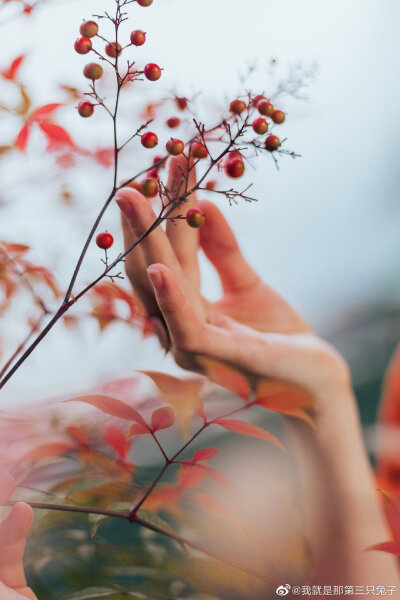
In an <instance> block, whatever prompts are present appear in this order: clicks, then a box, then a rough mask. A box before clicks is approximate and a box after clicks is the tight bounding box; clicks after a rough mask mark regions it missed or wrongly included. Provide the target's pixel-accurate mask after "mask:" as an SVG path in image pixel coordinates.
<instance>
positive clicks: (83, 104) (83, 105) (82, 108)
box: [78, 100, 94, 117]
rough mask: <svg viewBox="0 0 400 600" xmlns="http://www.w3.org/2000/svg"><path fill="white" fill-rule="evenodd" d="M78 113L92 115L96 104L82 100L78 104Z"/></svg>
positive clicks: (83, 115)
mask: <svg viewBox="0 0 400 600" xmlns="http://www.w3.org/2000/svg"><path fill="white" fill-rule="evenodd" d="M78 113H79V114H80V115H81V117H91V116H92V114H93V113H94V106H93V104H92V103H91V102H88V100H81V101H80V102H79V104H78Z"/></svg>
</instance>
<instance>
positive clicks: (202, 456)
mask: <svg viewBox="0 0 400 600" xmlns="http://www.w3.org/2000/svg"><path fill="white" fill-rule="evenodd" d="M218 452H219V450H217V449H216V448H204V449H203V450H197V451H196V452H195V453H194V455H193V462H199V461H200V460H208V459H209V458H212V457H213V456H215V455H216V454H218Z"/></svg>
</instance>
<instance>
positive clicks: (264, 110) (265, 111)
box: [257, 100, 275, 117]
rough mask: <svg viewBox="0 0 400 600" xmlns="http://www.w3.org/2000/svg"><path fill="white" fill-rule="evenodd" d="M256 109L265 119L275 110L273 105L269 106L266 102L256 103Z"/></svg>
mask: <svg viewBox="0 0 400 600" xmlns="http://www.w3.org/2000/svg"><path fill="white" fill-rule="evenodd" d="M257 108H258V112H259V113H260V114H261V115H264V116H266V117H272V115H273V113H274V110H275V109H274V105H273V104H271V102H268V100H260V102H258V103H257Z"/></svg>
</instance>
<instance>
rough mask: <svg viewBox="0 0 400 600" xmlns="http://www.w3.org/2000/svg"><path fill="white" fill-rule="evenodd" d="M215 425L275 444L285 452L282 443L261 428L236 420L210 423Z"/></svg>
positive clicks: (218, 420)
mask: <svg viewBox="0 0 400 600" xmlns="http://www.w3.org/2000/svg"><path fill="white" fill-rule="evenodd" d="M212 422H213V423H215V424H216V425H220V426H221V427H224V428H225V429H228V430H229V431H233V433H239V434H240V435H248V436H250V437H255V438H259V439H260V440H265V441H266V442H271V443H272V444H275V445H276V446H278V448H280V449H281V450H283V451H284V452H286V450H285V447H284V446H283V445H282V443H281V442H280V441H279V440H278V438H276V437H275V436H274V435H272V433H269V432H268V431H265V430H264V429H261V427H257V426H256V425H252V424H251V423H246V422H244V421H237V420H236V419H217V420H216V421H212Z"/></svg>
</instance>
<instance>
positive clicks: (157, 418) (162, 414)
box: [151, 406, 175, 431]
mask: <svg viewBox="0 0 400 600" xmlns="http://www.w3.org/2000/svg"><path fill="white" fill-rule="evenodd" d="M174 423H175V412H174V411H173V409H172V408H171V407H170V406H163V407H161V408H157V410H155V411H154V412H153V414H152V415H151V424H152V426H153V431H159V430H160V429H167V427H171V425H173V424H174Z"/></svg>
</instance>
